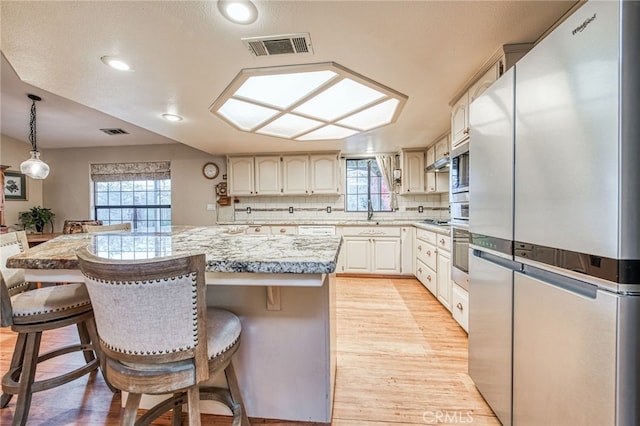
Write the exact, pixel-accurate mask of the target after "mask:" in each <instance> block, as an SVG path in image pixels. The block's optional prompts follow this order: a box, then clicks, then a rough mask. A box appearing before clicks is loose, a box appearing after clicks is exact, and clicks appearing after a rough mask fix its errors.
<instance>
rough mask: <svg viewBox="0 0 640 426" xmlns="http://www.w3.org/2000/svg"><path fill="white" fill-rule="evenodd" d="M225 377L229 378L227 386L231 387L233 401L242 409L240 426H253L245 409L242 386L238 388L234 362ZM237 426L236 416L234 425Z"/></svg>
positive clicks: (226, 370) (225, 371)
mask: <svg viewBox="0 0 640 426" xmlns="http://www.w3.org/2000/svg"><path fill="white" fill-rule="evenodd" d="M224 375H225V376H226V378H227V384H228V385H229V392H230V393H231V398H232V399H233V402H234V403H235V404H237V405H238V406H239V407H240V408H239V409H240V424H241V425H242V426H251V423H249V417H248V416H247V411H246V410H245V409H244V403H243V402H242V394H241V393H240V386H238V378H237V377H236V371H235V369H234V368H233V361H232V362H230V363H229V365H228V366H227V368H225V369H224ZM234 414H235V413H234ZM235 424H236V422H235V416H234V425H235Z"/></svg>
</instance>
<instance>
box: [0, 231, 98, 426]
mask: <svg viewBox="0 0 640 426" xmlns="http://www.w3.org/2000/svg"><path fill="white" fill-rule="evenodd" d="M28 247H29V244H28V242H27V235H26V234H25V232H24V231H19V232H11V233H8V234H2V235H0V262H1V264H0V271H1V274H0V279H1V281H2V282H1V285H0V296H1V297H0V309H1V312H0V316H1V325H2V327H8V326H11V329H12V330H13V331H15V332H16V333H18V337H17V339H16V346H15V349H14V351H13V356H12V359H11V364H10V366H9V370H8V371H7V372H6V373H5V374H4V376H3V377H2V397H1V398H0V408H5V407H7V406H8V404H9V402H10V400H11V398H12V396H13V395H17V396H18V397H17V401H16V406H15V412H14V416H13V424H14V425H24V424H26V422H27V418H28V415H29V408H30V406H31V397H32V395H33V393H35V392H40V391H43V390H47V389H51V388H54V387H57V386H60V385H63V384H65V383H68V382H70V381H72V380H75V379H77V378H79V377H81V376H82V375H84V374H87V373H89V372H91V371H94V370H95V369H97V368H98V366H99V365H98V364H99V361H98V359H97V358H96V356H95V355H96V354H97V355H98V356H99V357H100V356H101V354H100V353H99V348H94V347H93V345H92V341H93V342H96V341H97V334H96V331H95V323H94V321H93V310H92V307H91V301H90V300H89V294H88V293H87V290H86V287H85V285H84V284H83V283H75V284H69V285H66V286H53V287H44V288H35V287H36V286H35V285H34V284H33V283H29V282H26V281H25V279H24V271H23V270H22V269H13V268H7V267H6V261H7V258H8V257H10V256H13V255H15V254H18V253H21V252H23V251H25V250H27V249H28ZM74 324H75V325H76V326H77V328H78V333H79V335H80V341H79V343H78V344H74V345H71V346H66V347H62V348H58V349H54V350H53V351H51V352H48V353H45V354H40V353H39V351H40V341H41V338H42V333H43V332H46V331H48V330H53V329H57V328H61V327H66V326H68V325H74ZM94 349H95V350H96V352H95V354H94ZM75 351H82V352H83V354H84V360H85V364H84V365H82V366H81V367H78V368H76V369H74V370H72V371H69V372H67V373H64V374H62V375H59V376H56V377H49V378H46V379H40V380H37V381H35V380H34V379H35V376H36V369H37V366H38V363H40V362H42V361H46V360H48V359H51V358H54V357H57V356H60V355H65V354H68V353H71V352H75Z"/></svg>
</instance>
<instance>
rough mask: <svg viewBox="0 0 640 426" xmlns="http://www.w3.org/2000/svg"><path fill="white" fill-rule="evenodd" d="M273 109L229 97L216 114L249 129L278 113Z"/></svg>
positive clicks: (241, 127) (243, 128) (237, 125)
mask: <svg viewBox="0 0 640 426" xmlns="http://www.w3.org/2000/svg"><path fill="white" fill-rule="evenodd" d="M278 113H279V111H277V110H275V109H270V108H265V107H261V106H258V105H254V104H251V103H249V102H243V101H239V100H236V99H229V100H227V102H225V103H224V104H223V105H222V106H221V107H220V109H219V110H218V114H220V115H222V116H223V117H224V118H226V119H227V120H229V121H230V122H232V123H233V124H234V125H236V127H238V128H240V129H242V130H245V131H249V130H251V129H254V128H256V126H259V125H260V124H262V123H264V122H265V121H267V120H269V119H270V118H272V117H274V116H275V115H276V114H278Z"/></svg>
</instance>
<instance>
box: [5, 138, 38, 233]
mask: <svg viewBox="0 0 640 426" xmlns="http://www.w3.org/2000/svg"><path fill="white" fill-rule="evenodd" d="M30 151H31V145H30V144H29V143H27V142H22V141H19V140H17V139H13V138H10V137H8V136H6V135H0V164H2V165H3V166H10V167H9V169H8V171H12V172H20V163H22V162H23V161H24V160H26V159H28V158H29V153H30ZM43 160H45V161H46V158H44V157H43ZM26 182H27V200H26V201H18V200H7V201H6V202H5V222H6V223H5V225H7V226H9V227H14V226H15V224H17V223H18V213H20V212H22V211H26V210H29V209H30V208H31V207H34V206H42V207H49V206H47V205H45V204H44V202H43V195H42V191H43V189H42V188H43V185H42V181H41V180H36V179H31V178H30V177H27V180H26ZM3 190H4V188H3Z"/></svg>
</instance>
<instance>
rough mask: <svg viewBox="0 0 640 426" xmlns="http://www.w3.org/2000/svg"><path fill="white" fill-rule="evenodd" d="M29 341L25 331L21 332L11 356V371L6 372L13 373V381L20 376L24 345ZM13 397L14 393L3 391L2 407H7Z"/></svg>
mask: <svg viewBox="0 0 640 426" xmlns="http://www.w3.org/2000/svg"><path fill="white" fill-rule="evenodd" d="M26 343H27V335H26V334H25V333H19V334H18V338H17V339H16V347H15V349H14V350H13V356H12V357H11V365H10V366H9V371H7V373H6V374H11V379H12V380H13V381H18V378H19V377H20V372H21V369H22V368H18V367H20V366H21V365H22V362H23V359H24V347H25V344H26ZM12 397H13V394H12V393H8V392H6V393H5V392H4V390H3V392H2V397H0V408H5V407H6V406H7V405H8V404H9V401H11V398H12Z"/></svg>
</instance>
